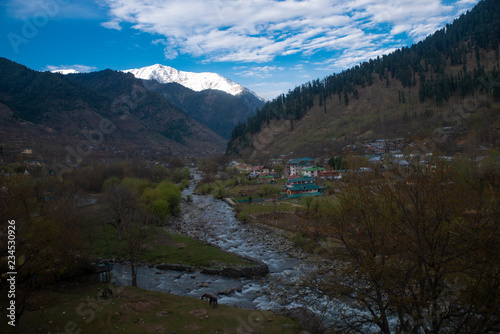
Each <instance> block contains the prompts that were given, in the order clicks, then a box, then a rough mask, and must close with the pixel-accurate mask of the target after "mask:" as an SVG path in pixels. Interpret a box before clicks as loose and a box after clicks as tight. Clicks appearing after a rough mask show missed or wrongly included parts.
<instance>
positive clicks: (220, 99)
mask: <svg viewBox="0 0 500 334" xmlns="http://www.w3.org/2000/svg"><path fill="white" fill-rule="evenodd" d="M144 87H146V89H148V90H150V91H152V92H155V93H157V94H159V95H160V96H162V97H164V98H165V100H167V101H168V102H170V103H172V104H173V105H175V106H176V107H178V108H179V109H181V110H183V111H184V112H186V114H188V115H189V116H191V117H193V118H194V119H196V120H197V121H199V122H200V123H202V124H204V125H206V126H207V127H209V128H210V129H212V130H213V131H214V132H215V133H217V134H219V135H220V136H222V137H223V138H226V139H229V138H230V136H231V130H232V129H233V128H234V127H235V126H236V125H237V124H238V123H239V122H242V121H245V120H246V119H247V118H248V117H250V116H253V115H254V114H255V110H256V109H257V107H262V105H263V103H261V104H259V105H258V106H255V108H254V109H253V110H251V109H249V108H248V107H247V106H245V104H244V103H242V102H241V100H240V99H239V98H238V97H236V96H233V95H230V94H228V93H225V92H223V91H220V90H214V89H206V90H202V91H199V92H196V91H193V90H191V89H189V88H186V87H184V86H182V85H180V84H178V83H168V84H162V83H159V82H157V81H155V80H144Z"/></svg>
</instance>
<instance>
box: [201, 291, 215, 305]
mask: <svg viewBox="0 0 500 334" xmlns="http://www.w3.org/2000/svg"><path fill="white" fill-rule="evenodd" d="M200 299H206V300H208V303H209V304H210V305H212V306H213V307H217V304H218V303H217V297H214V296H212V295H211V294H209V293H205V294H204V295H203V296H201V298H200Z"/></svg>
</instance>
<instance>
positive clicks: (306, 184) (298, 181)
mask: <svg viewBox="0 0 500 334" xmlns="http://www.w3.org/2000/svg"><path fill="white" fill-rule="evenodd" d="M321 189H322V188H321V187H320V186H318V185H317V184H315V183H314V179H313V178H312V177H296V178H290V179H288V180H287V182H286V186H284V187H283V188H282V190H281V191H282V193H283V194H285V191H286V195H287V196H288V197H289V198H293V197H302V196H319V195H321Z"/></svg>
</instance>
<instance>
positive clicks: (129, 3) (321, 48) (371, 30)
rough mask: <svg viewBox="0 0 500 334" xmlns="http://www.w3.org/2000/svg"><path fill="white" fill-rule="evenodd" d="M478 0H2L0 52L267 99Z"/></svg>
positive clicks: (427, 29) (433, 25)
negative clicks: (161, 74) (160, 69)
mask: <svg viewBox="0 0 500 334" xmlns="http://www.w3.org/2000/svg"><path fill="white" fill-rule="evenodd" d="M477 2H478V1H476V0H457V1H452V0H442V1H439V0H419V1H415V0H399V1H395V0H394V1H393V0H302V1H298V0H279V1H277V0H276V1H275V0H214V1H210V0H209V1H207V0H4V1H2V2H1V3H0V56H2V57H5V58H8V59H10V60H13V61H15V62H17V63H20V64H23V65H26V66H28V67H29V68H32V69H35V70H40V71H45V70H55V69H67V68H72V69H77V70H79V71H83V72H86V71H97V70H103V69H106V68H111V69H114V70H125V69H131V68H138V67H144V66H149V65H153V64H157V63H159V64H163V65H168V66H172V67H174V68H176V69H178V70H181V71H188V72H216V73H219V74H221V75H223V76H225V77H227V78H229V79H231V80H233V81H235V82H237V83H239V84H241V85H243V86H245V87H247V88H249V89H251V90H253V91H254V92H256V93H257V94H259V95H260V96H263V97H265V98H267V99H272V98H274V97H276V96H277V95H278V94H280V93H286V92H287V91H288V90H289V89H293V88H294V87H295V86H297V85H300V84H302V83H305V82H307V81H309V80H313V79H317V78H320V79H321V78H323V77H325V76H327V75H330V74H332V73H338V72H341V71H342V70H345V69H347V68H349V67H351V66H353V65H356V64H359V63H360V62H363V61H365V60H368V59H370V58H375V57H376V56H377V55H383V54H387V53H390V52H391V51H393V50H394V49H396V48H399V47H401V46H404V45H411V44H412V43H415V42H418V41H419V40H422V39H423V38H425V37H426V36H427V35H429V34H431V33H433V32H434V31H435V30H437V29H440V28H442V27H443V26H444V25H445V24H447V23H451V22H452V21H453V19H455V18H456V17H458V16H459V15H460V14H462V13H465V12H466V11H467V10H470V9H471V8H472V7H474V5H475V4H476V3H477Z"/></svg>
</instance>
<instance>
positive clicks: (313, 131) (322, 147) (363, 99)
mask: <svg viewBox="0 0 500 334" xmlns="http://www.w3.org/2000/svg"><path fill="white" fill-rule="evenodd" d="M499 38H500V2H499V1H494V0H486V1H482V2H480V3H479V4H478V5H477V6H476V7H475V8H474V9H473V10H472V11H471V12H469V13H467V14H466V15H462V16H461V17H460V18H458V19H457V20H455V21H454V22H453V24H450V25H447V26H446V28H443V29H441V30H439V31H437V32H436V33H435V34H433V35H432V36H429V37H428V38H427V39H425V40H424V41H422V42H419V43H417V44H415V45H412V46H411V47H404V48H402V49H400V50H396V51H395V52H393V53H391V54H389V55H384V56H383V57H377V59H372V60H370V61H368V62H365V63H363V64H360V65H359V66H355V67H353V68H351V69H348V70H346V71H343V72H342V73H339V74H333V75H331V76H328V77H326V78H324V79H323V80H319V79H318V80H314V81H312V82H308V83H306V84H303V85H302V86H299V87H296V88H295V89H294V90H292V91H290V92H289V93H288V94H287V95H281V96H278V97H277V98H276V99H274V100H273V101H270V102H268V103H266V105H265V106H264V107H263V108H262V109H261V110H259V111H258V112H257V114H256V115H255V116H253V117H251V118H250V119H249V120H248V121H247V122H246V123H245V124H240V125H238V126H237V127H235V128H234V129H233V131H232V141H231V142H230V143H229V145H228V149H227V152H228V153H232V154H238V153H239V154H243V155H247V154H252V153H258V154H260V155H262V154H265V153H269V154H271V155H277V154H283V153H289V152H290V151H293V152H295V153H296V154H301V153H307V154H311V153H312V152H313V151H315V152H316V154H318V155H319V154H324V153H325V152H330V151H336V152H338V151H339V149H340V148H342V147H345V146H346V145H348V144H353V143H356V142H363V141H364V140H373V139H377V138H391V137H392V138H394V137H407V138H409V137H412V136H426V137H431V136H432V134H433V133H436V131H437V130H438V129H439V128H440V127H452V129H453V133H452V134H451V135H450V136H448V137H447V138H446V140H444V141H441V142H440V143H439V144H440V147H439V148H440V149H442V150H445V151H448V152H451V151H454V150H455V151H456V150H458V149H460V145H463V144H464V142H468V143H473V142H474V143H481V144H486V145H487V146H489V147H498V146H499V133H498V131H497V130H496V129H497V128H499V119H498V101H496V100H495V98H498V97H500V89H499V88H495V87H496V83H497V82H498V81H499V80H500V78H499V68H500V64H499V62H500V58H499V56H498V54H499ZM471 101H472V106H471V105H470V104H471ZM252 155H253V156H255V154H252Z"/></svg>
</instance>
